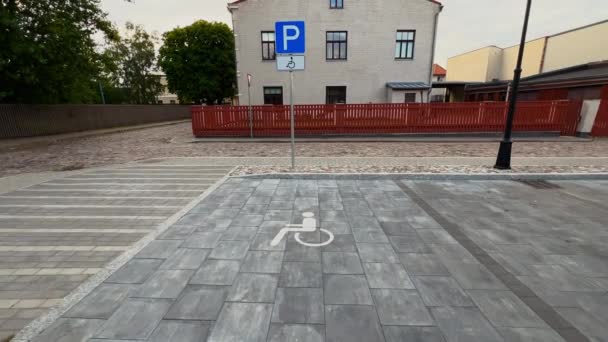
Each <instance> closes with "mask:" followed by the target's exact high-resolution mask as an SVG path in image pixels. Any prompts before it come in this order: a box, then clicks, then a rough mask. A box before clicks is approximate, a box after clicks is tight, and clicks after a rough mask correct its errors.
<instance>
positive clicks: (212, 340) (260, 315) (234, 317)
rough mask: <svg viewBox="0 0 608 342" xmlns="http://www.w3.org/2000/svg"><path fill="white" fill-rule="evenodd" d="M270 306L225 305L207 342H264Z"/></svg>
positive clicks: (250, 304) (248, 304)
mask: <svg viewBox="0 0 608 342" xmlns="http://www.w3.org/2000/svg"><path fill="white" fill-rule="evenodd" d="M271 313H272V304H257V303H256V304H254V303H226V304H225V305H224V308H223V309H222V311H221V312H220V316H219V317H218V319H217V322H216V323H215V326H214V327H213V329H212V330H211V335H210V336H209V338H208V339H207V342H226V341H239V342H266V337H267V333H268V328H269V325H270V316H271Z"/></svg>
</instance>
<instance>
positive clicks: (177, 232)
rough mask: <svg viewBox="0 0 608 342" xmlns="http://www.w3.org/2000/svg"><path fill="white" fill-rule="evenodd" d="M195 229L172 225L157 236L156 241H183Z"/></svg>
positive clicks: (193, 227)
mask: <svg viewBox="0 0 608 342" xmlns="http://www.w3.org/2000/svg"><path fill="white" fill-rule="evenodd" d="M194 229H196V227H195V226H180V225H173V226H171V228H169V229H167V231H165V232H164V233H162V234H161V235H159V236H158V238H157V240H184V239H185V238H187V237H188V236H190V234H192V232H194Z"/></svg>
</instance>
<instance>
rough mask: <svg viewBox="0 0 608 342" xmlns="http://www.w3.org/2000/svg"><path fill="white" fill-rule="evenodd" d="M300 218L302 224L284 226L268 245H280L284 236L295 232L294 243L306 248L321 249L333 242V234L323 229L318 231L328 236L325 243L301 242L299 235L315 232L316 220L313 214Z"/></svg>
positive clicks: (308, 213)
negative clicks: (296, 242)
mask: <svg viewBox="0 0 608 342" xmlns="http://www.w3.org/2000/svg"><path fill="white" fill-rule="evenodd" d="M302 216H304V220H302V224H288V225H287V226H285V228H283V229H281V230H280V231H279V233H278V234H277V236H275V237H274V239H272V241H271V242H270V245H271V246H277V245H278V244H279V243H281V240H283V238H284V237H285V235H287V233H289V232H295V233H296V235H294V237H295V239H296V241H298V243H300V244H301V245H304V246H308V247H323V246H327V245H329V244H330V243H331V242H332V241H334V234H332V232H330V231H329V230H327V229H323V228H319V230H320V231H321V232H323V233H325V234H327V235H328V236H329V239H328V240H327V241H325V242H321V243H310V242H305V241H302V239H300V233H311V232H315V231H316V230H317V220H316V219H315V218H314V217H315V214H313V213H310V212H307V213H304V214H302Z"/></svg>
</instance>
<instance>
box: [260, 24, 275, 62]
mask: <svg viewBox="0 0 608 342" xmlns="http://www.w3.org/2000/svg"><path fill="white" fill-rule="evenodd" d="M274 45H275V36H274V31H262V59H263V60H265V61H273V60H275V59H276V54H275V46H274Z"/></svg>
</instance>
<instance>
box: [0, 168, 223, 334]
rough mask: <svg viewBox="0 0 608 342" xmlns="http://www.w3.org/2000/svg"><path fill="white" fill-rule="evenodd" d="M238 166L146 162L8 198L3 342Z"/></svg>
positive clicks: (3, 205)
mask: <svg viewBox="0 0 608 342" xmlns="http://www.w3.org/2000/svg"><path fill="white" fill-rule="evenodd" d="M230 169H231V167H227V166H215V167H214V166H200V165H199V166H192V165H185V166H183V165H172V166H168V165H155V164H139V165H131V166H126V167H119V168H112V169H104V170H93V171H88V172H84V173H79V174H76V175H71V176H68V177H65V178H57V179H53V180H49V181H46V182H44V183H41V184H38V185H33V186H30V187H27V188H23V189H19V190H16V191H11V192H5V193H2V194H1V195H0V340H2V338H3V337H5V336H10V335H11V334H13V333H15V332H17V331H18V330H20V329H21V328H22V327H23V326H25V325H26V324H28V323H29V322H30V321H31V320H32V319H34V318H36V317H38V316H39V315H41V314H43V313H44V312H46V310H47V309H48V308H50V307H52V306H53V305H55V304H58V303H60V302H61V300H62V299H63V298H64V297H65V296H66V295H67V294H69V293H70V292H71V291H72V290H74V289H75V288H76V287H78V286H79V285H80V284H81V283H82V282H84V281H85V280H87V279H88V278H89V277H90V276H91V275H93V274H96V273H97V272H98V271H100V270H101V269H102V268H103V267H104V265H106V264H107V263H108V262H110V261H111V260H113V259H115V258H116V257H117V256H119V255H120V254H122V253H123V252H124V251H125V250H126V249H128V248H129V247H130V246H131V245H132V244H134V243H135V242H137V241H139V240H140V239H141V238H142V237H144V236H145V235H146V234H148V233H150V232H152V231H154V230H155V229H156V227H157V225H158V224H160V223H162V222H164V221H165V220H166V219H167V218H168V217H170V216H171V215H173V214H175V213H176V212H178V211H179V210H180V209H181V208H183V207H184V206H185V205H186V204H187V203H188V202H190V201H192V200H193V199H194V198H196V197H198V196H199V195H200V194H201V193H203V192H204V191H205V190H206V189H207V188H208V187H209V186H210V185H211V184H213V183H215V182H216V181H217V180H218V179H220V178H221V177H223V176H224V175H225V174H226V173H227V172H228V171H229V170H230Z"/></svg>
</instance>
